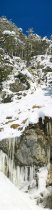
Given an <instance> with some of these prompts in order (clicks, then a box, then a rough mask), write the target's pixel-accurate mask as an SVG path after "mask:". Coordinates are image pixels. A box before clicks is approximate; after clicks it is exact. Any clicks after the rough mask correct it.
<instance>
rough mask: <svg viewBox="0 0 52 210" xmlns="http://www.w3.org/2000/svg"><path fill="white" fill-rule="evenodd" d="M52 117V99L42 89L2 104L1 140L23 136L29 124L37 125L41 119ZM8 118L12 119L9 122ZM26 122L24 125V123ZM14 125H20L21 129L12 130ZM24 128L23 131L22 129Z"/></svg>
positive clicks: (0, 117) (0, 108)
mask: <svg viewBox="0 0 52 210" xmlns="http://www.w3.org/2000/svg"><path fill="white" fill-rule="evenodd" d="M45 116H48V117H52V98H51V96H46V92H45V91H44V90H42V89H41V88H37V90H36V91H35V90H33V93H32V90H29V91H28V92H27V93H26V96H23V95H22V97H21V99H15V98H14V101H13V102H11V103H6V104H0V128H2V130H1V132H0V140H2V139H4V138H8V137H16V136H19V135H21V133H22V132H23V130H24V129H25V127H26V126H27V125H28V124H29V123H37V122H38V120H39V117H42V118H43V119H44V117H45ZM7 117H11V120H8V119H7ZM24 120H25V121H26V122H25V123H24V124H23V121H24ZM12 124H19V128H17V129H15V130H14V129H13V128H11V125H12ZM21 127H22V130H20V128H21Z"/></svg>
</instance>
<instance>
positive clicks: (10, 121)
mask: <svg viewBox="0 0 52 210" xmlns="http://www.w3.org/2000/svg"><path fill="white" fill-rule="evenodd" d="M12 122H15V120H9V121H8V122H6V123H5V124H9V123H12Z"/></svg>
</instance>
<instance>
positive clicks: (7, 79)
mask: <svg viewBox="0 0 52 210" xmlns="http://www.w3.org/2000/svg"><path fill="white" fill-rule="evenodd" d="M47 165H48V167H47ZM0 170H1V171H3V172H4V173H5V175H6V176H8V177H9V178H10V180H11V181H12V182H13V183H15V184H16V185H17V186H18V187H20V189H23V190H24V191H26V192H30V194H31V193H32V195H31V197H32V196H33V198H35V200H36V202H37V203H38V204H39V203H42V205H43V206H44V207H48V208H52V202H51V199H52V198H51V196H52V195H51V192H52V187H51V186H52V39H48V38H47V37H43V38H42V37H40V36H39V35H37V34H33V33H32V31H31V32H30V30H28V35H24V34H23V30H22V29H21V28H17V26H15V24H13V23H12V22H11V21H8V20H7V18H4V17H0ZM44 172H45V175H44ZM42 180H43V183H44V186H43V185H42V189H41V184H42ZM46 187H47V189H46ZM47 190H48V191H47ZM32 191H33V192H32ZM35 191H36V192H35ZM44 192H45V193H48V194H46V195H45V193H44ZM44 195H45V196H44ZM46 196H47V197H46ZM48 197H49V200H48V203H47V198H48Z"/></svg>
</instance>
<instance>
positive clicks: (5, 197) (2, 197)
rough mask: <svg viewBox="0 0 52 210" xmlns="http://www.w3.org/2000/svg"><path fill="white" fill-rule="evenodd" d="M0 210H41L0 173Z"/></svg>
mask: <svg viewBox="0 0 52 210" xmlns="http://www.w3.org/2000/svg"><path fill="white" fill-rule="evenodd" d="M0 209H1V210H7V209H8V210H14V209H15V210H24V209H25V210H33V209H34V210H39V209H40V210H43V208H41V207H38V206H37V205H35V202H34V201H33V200H31V199H30V198H29V196H28V195H27V194H25V193H23V192H20V191H19V190H18V189H17V187H16V186H14V185H13V184H12V183H11V182H10V181H9V180H8V179H7V178H6V177H5V175H3V174H2V172H0Z"/></svg>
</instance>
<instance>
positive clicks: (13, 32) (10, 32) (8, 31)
mask: <svg viewBox="0 0 52 210" xmlns="http://www.w3.org/2000/svg"><path fill="white" fill-rule="evenodd" d="M3 34H4V35H5V34H6V35H11V36H14V35H15V34H16V33H15V31H10V30H4V31H3Z"/></svg>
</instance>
